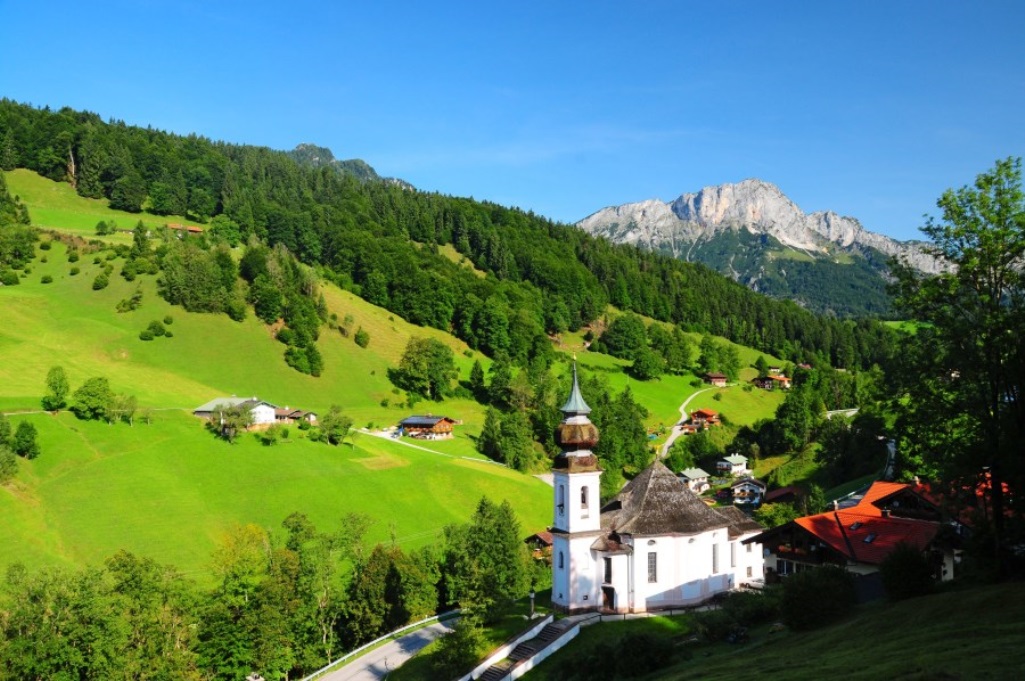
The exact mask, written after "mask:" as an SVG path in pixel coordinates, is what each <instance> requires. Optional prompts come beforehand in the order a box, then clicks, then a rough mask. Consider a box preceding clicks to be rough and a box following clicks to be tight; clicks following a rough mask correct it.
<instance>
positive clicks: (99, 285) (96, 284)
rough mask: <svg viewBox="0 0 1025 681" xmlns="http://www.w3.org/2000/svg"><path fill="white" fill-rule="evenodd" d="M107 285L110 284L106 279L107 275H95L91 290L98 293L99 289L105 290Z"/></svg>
mask: <svg viewBox="0 0 1025 681" xmlns="http://www.w3.org/2000/svg"><path fill="white" fill-rule="evenodd" d="M108 284H110V280H109V279H107V275H106V274H103V273H100V274H97V275H96V278H95V279H93V290H94V291H99V290H100V289H105V288H107V285H108Z"/></svg>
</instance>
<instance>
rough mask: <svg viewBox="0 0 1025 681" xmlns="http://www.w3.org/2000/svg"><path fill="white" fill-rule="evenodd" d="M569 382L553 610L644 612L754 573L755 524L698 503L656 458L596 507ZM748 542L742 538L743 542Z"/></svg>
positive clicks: (758, 567) (591, 467) (583, 424)
mask: <svg viewBox="0 0 1025 681" xmlns="http://www.w3.org/2000/svg"><path fill="white" fill-rule="evenodd" d="M590 411H591V409H590V407H588V406H587V403H586V402H584V399H583V397H582V396H581V394H580V387H579V384H578V382H577V376H576V368H575V367H574V371H573V388H572V391H571V393H570V396H569V399H568V400H567V401H566V404H565V405H564V406H563V407H562V412H563V414H565V418H564V419H563V421H562V423H561V425H559V427H558V428H557V430H556V439H557V440H558V443H559V446H560V447H561V449H562V453H561V454H560V455H559V456H558V457H556V459H555V466H554V469H553V478H554V479H553V484H554V494H555V518H554V524H553V526H552V604H553V606H554V607H555V608H556V609H557V610H559V611H561V612H581V611H588V610H605V611H611V612H622V613H626V612H644V611H648V610H657V609H663V608H670V607H678V606H684V605H690V604H695V603H700V602H702V601H704V600H707V599H708V598H710V597H711V596H714V595H715V594H717V593H721V592H723V591H726V590H729V589H732V588H735V587H737V586H739V585H741V584H743V583H745V582H753V581H755V580H760V579H761V577H762V551H761V548H760V547H759V546H758V545H757V543H756V542H754V541H751V540H752V538H753V537H755V536H756V535H757V534H758V533H759V531H760V528H761V526H760V525H758V523H756V522H754V521H752V520H750V519H749V518H747V516H745V515H744V514H743V513H742V512H741V511H740V510H739V509H736V508H733V507H728V508H725V509H715V508H710V507H708V506H706V505H705V504H704V503H702V502H701V500H700V499H699V498H698V497H697V495H695V494H694V492H692V491H691V490H690V488H689V487H688V486H687V485H685V484H683V483H682V482H681V481H680V479H679V478H677V476H676V475H675V474H674V473H673V472H672V471H670V470H669V469H668V468H666V467H665V465H664V464H662V463H661V462H660V461H656V462H655V463H653V464H652V465H651V466H649V467H648V468H646V469H645V470H644V471H642V472H641V473H640V474H639V475H637V477H635V478H634V479H633V480H631V481H630V482H629V483H627V485H626V486H625V487H624V488H623V489H622V490H621V491H620V493H619V494H618V495H616V496H615V497H614V498H613V499H612V500H611V501H609V502H608V503H607V504H605V505H604V506H601V507H599V496H598V494H599V489H600V481H601V474H602V470H601V468H600V467H599V466H598V459H597V458H596V457H595V455H594V452H593V451H592V447H594V445H595V444H597V442H598V429H597V428H596V427H595V426H594V424H592V423H591V421H590V419H588V417H587V415H588V414H589V413H590ZM745 540H747V542H748V543H747V544H744V543H742V542H744V541H745Z"/></svg>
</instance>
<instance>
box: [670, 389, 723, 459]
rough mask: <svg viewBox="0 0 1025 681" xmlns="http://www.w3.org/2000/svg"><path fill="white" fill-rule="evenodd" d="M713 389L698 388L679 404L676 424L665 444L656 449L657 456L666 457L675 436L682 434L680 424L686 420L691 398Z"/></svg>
mask: <svg viewBox="0 0 1025 681" xmlns="http://www.w3.org/2000/svg"><path fill="white" fill-rule="evenodd" d="M715 389H716V388H704V389H702V390H698V391H697V392H696V393H694V394H693V395H691V396H690V397H688V398H687V399H685V400H684V401H683V404H681V405H680V420H679V421H677V422H676V424H675V425H674V426H673V432H671V433H669V439H667V440H666V441H665V444H663V445H662V448H661V449H660V450H659V451H658V458H660V459H664V458H666V455H667V454H668V453H669V448H670V447H672V446H673V443H674V442H676V438H678V437H680V435H682V434H683V430H682V428H681V426H682V425H683V423H684V422H686V421H687V418H688V415H687V406H688V405H690V402H691V400H693V399H694V398H695V397H697V396H698V395H700V394H701V393H707V392H708V391H709V390H715Z"/></svg>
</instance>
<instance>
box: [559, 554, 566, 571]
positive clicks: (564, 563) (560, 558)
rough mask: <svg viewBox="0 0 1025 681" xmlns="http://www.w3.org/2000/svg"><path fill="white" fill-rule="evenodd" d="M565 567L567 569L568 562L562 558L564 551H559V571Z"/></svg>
mask: <svg viewBox="0 0 1025 681" xmlns="http://www.w3.org/2000/svg"><path fill="white" fill-rule="evenodd" d="M564 567H566V561H565V559H564V558H563V556H562V551H559V569H560V570H561V569H563V568H564Z"/></svg>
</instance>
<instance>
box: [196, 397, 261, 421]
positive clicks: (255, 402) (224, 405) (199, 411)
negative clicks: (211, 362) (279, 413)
mask: <svg viewBox="0 0 1025 681" xmlns="http://www.w3.org/2000/svg"><path fill="white" fill-rule="evenodd" d="M238 406H244V407H245V408H246V409H248V410H249V413H250V414H252V415H253V425H254V426H263V425H268V424H272V423H274V421H275V409H276V407H275V406H274V405H273V404H271V403H270V402H264V401H263V400H261V399H259V398H257V397H218V398H215V399H212V400H210V401H209V402H207V403H206V404H203V405H200V406H198V407H196V408H195V409H193V410H192V413H193V415H194V416H198V417H199V418H202V419H209V418H210V417H211V416H212V415H213V414H214V412H216V411H222V410H224V409H228V408H229V407H238Z"/></svg>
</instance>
